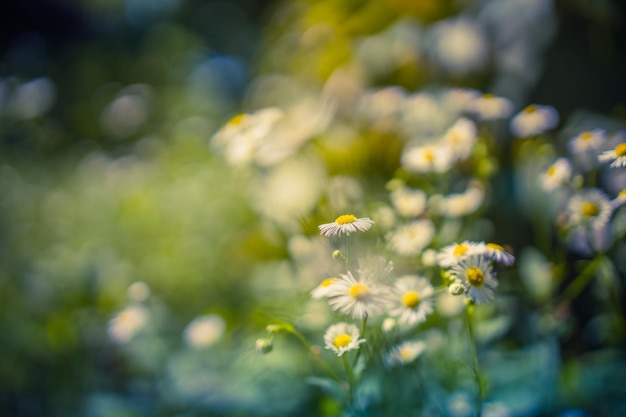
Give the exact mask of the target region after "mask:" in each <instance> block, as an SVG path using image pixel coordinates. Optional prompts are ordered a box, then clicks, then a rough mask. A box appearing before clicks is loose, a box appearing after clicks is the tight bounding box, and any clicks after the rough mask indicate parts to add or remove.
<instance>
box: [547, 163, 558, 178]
mask: <svg viewBox="0 0 626 417" xmlns="http://www.w3.org/2000/svg"><path fill="white" fill-rule="evenodd" d="M555 172H556V168H555V167H554V165H552V166H551V167H550V168H548V175H549V176H551V177H552V176H553V175H554V174H555Z"/></svg>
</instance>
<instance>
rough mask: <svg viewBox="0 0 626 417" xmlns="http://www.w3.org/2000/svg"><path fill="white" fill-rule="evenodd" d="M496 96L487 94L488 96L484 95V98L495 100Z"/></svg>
mask: <svg viewBox="0 0 626 417" xmlns="http://www.w3.org/2000/svg"><path fill="white" fill-rule="evenodd" d="M494 97H495V96H494V95H493V94H490V93H487V94H483V98H494Z"/></svg>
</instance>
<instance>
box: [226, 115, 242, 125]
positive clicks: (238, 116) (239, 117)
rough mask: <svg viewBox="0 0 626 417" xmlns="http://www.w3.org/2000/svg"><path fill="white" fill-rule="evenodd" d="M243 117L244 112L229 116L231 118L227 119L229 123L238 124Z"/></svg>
mask: <svg viewBox="0 0 626 417" xmlns="http://www.w3.org/2000/svg"><path fill="white" fill-rule="evenodd" d="M244 117H245V114H243V113H240V114H237V115H235V116H233V117H231V119H230V120H229V121H228V124H229V125H234V126H236V125H239V124H241V122H242V121H243V118H244Z"/></svg>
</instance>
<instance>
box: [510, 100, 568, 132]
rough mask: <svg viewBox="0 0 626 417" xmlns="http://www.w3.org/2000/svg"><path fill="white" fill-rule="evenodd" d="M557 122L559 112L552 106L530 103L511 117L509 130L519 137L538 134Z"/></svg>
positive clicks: (554, 125)
mask: <svg viewBox="0 0 626 417" xmlns="http://www.w3.org/2000/svg"><path fill="white" fill-rule="evenodd" d="M558 123H559V114H558V113H557V111H556V109H555V108H554V107H552V106H546V105H539V104H531V105H529V106H526V108H524V110H522V111H521V112H519V113H518V114H517V115H515V117H513V119H511V132H512V133H513V134H514V135H515V136H517V137H520V138H525V137H528V136H533V135H538V134H540V133H543V132H545V131H547V130H549V129H552V128H553V127H556V125H557V124H558Z"/></svg>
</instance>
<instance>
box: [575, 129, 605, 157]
mask: <svg viewBox="0 0 626 417" xmlns="http://www.w3.org/2000/svg"><path fill="white" fill-rule="evenodd" d="M605 139H606V132H605V131H604V130H603V129H594V130H591V131H586V132H581V133H579V134H578V135H576V136H575V137H574V138H572V139H571V140H570V142H569V144H568V145H569V148H570V151H571V152H572V153H574V154H580V153H585V152H592V151H597V150H598V149H600V147H601V146H602V144H603V143H604V141H605Z"/></svg>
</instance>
